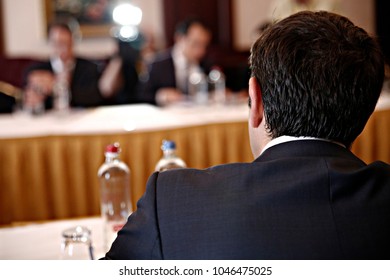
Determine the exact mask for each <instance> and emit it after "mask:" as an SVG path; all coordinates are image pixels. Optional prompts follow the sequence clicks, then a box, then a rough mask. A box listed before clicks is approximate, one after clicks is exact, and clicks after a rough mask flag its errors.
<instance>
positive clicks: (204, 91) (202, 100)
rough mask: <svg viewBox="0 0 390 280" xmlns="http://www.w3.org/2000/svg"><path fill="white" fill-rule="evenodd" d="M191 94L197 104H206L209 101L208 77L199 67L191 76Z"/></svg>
mask: <svg viewBox="0 0 390 280" xmlns="http://www.w3.org/2000/svg"><path fill="white" fill-rule="evenodd" d="M189 96H190V98H191V99H192V101H193V102H194V103H195V104H197V105H205V104H207V103H208V101H209V92H208V83H207V78H206V75H205V74H204V73H203V72H201V71H200V70H199V69H198V70H196V71H194V72H192V73H191V74H190V76H189Z"/></svg>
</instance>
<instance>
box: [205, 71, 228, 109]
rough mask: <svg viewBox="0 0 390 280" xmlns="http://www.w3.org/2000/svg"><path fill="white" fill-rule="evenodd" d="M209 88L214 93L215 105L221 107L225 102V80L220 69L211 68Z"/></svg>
mask: <svg viewBox="0 0 390 280" xmlns="http://www.w3.org/2000/svg"><path fill="white" fill-rule="evenodd" d="M208 78H209V83H210V88H211V89H212V91H213V93H214V100H215V103H216V104H219V105H222V104H224V103H225V101H226V80H225V75H224V74H223V72H222V70H221V68H219V67H213V68H212V70H211V71H210V73H209V77H208Z"/></svg>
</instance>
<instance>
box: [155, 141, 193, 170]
mask: <svg viewBox="0 0 390 280" xmlns="http://www.w3.org/2000/svg"><path fill="white" fill-rule="evenodd" d="M161 150H162V151H163V156H162V158H161V159H160V160H159V161H158V162H157V164H156V168H155V170H156V171H164V170H168V169H175V168H186V167H187V165H186V163H185V162H184V161H183V160H182V159H181V158H180V157H178V156H177V154H176V143H175V142H174V141H171V140H163V142H162V146H161Z"/></svg>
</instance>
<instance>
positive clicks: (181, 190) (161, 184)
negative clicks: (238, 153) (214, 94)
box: [106, 12, 390, 259]
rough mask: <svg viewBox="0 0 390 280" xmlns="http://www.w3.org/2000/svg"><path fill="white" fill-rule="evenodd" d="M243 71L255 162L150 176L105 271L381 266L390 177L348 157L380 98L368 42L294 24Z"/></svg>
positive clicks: (386, 244)
mask: <svg viewBox="0 0 390 280" xmlns="http://www.w3.org/2000/svg"><path fill="white" fill-rule="evenodd" d="M250 64H251V69H252V77H251V78H250V81H249V96H250V103H249V107H250V108H249V121H248V123H249V134H250V144H251V148H252V152H253V155H254V157H255V161H254V162H252V163H235V164H226V165H220V166H215V167H211V168H208V169H205V170H196V169H176V170H168V171H165V172H156V173H154V174H153V175H152V176H151V177H150V178H149V181H148V184H147V187H146V192H145V194H144V196H143V197H142V198H141V199H140V200H139V202H138V205H137V210H136V211H135V212H134V213H133V214H132V215H131V216H130V217H129V219H128V222H127V224H126V225H125V226H124V227H123V229H122V230H121V231H120V232H119V233H118V237H117V239H116V240H115V241H114V243H113V245H112V247H111V249H110V250H109V252H108V253H107V254H106V258H107V259H390V238H389V236H390V166H389V165H388V164H385V163H383V162H374V163H371V164H366V163H364V162H363V161H361V160H360V159H359V158H357V157H356V156H355V155H354V154H352V153H351V152H350V150H349V147H350V146H351V144H352V142H353V141H354V140H355V139H356V137H357V136H358V135H359V134H360V133H361V132H362V130H363V128H364V126H365V124H366V122H367V120H368V118H369V117H370V115H371V114H372V112H373V111H374V109H375V106H376V103H377V100H378V98H379V95H380V92H381V88H382V84H383V76H384V59H383V55H382V53H381V50H380V48H379V46H378V44H377V42H376V41H375V40H374V39H372V38H371V37H370V36H369V35H368V34H367V33H366V32H365V31H364V30H363V29H361V28H359V27H356V26H355V25H353V23H352V22H351V21H349V20H348V19H347V18H345V17H341V16H339V15H336V14H332V13H328V12H317V13H313V12H301V13H297V14H294V15H292V16H290V17H288V18H286V19H283V20H281V21H279V22H277V23H275V24H273V25H272V26H271V27H269V28H267V29H266V30H265V31H264V33H263V34H262V35H261V36H260V37H259V39H258V40H257V41H256V42H255V44H254V45H253V47H252V50H251V57H250Z"/></svg>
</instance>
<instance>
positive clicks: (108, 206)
mask: <svg viewBox="0 0 390 280" xmlns="http://www.w3.org/2000/svg"><path fill="white" fill-rule="evenodd" d="M120 152H121V150H120V145H119V143H114V144H110V145H108V146H107V147H106V150H105V157H106V160H105V162H104V163H103V165H102V166H101V167H100V168H99V171H98V178H99V183H100V195H101V214H102V217H103V220H104V244H105V250H106V251H107V250H108V249H109V248H110V246H111V244H112V242H113V241H114V240H115V238H116V236H117V232H118V231H119V230H120V229H121V228H122V227H123V225H124V224H125V223H126V221H127V218H128V216H129V215H130V213H131V211H132V205H131V200H130V169H129V167H128V166H127V165H126V164H125V163H124V162H123V161H121V160H120V158H119V154H120Z"/></svg>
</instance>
